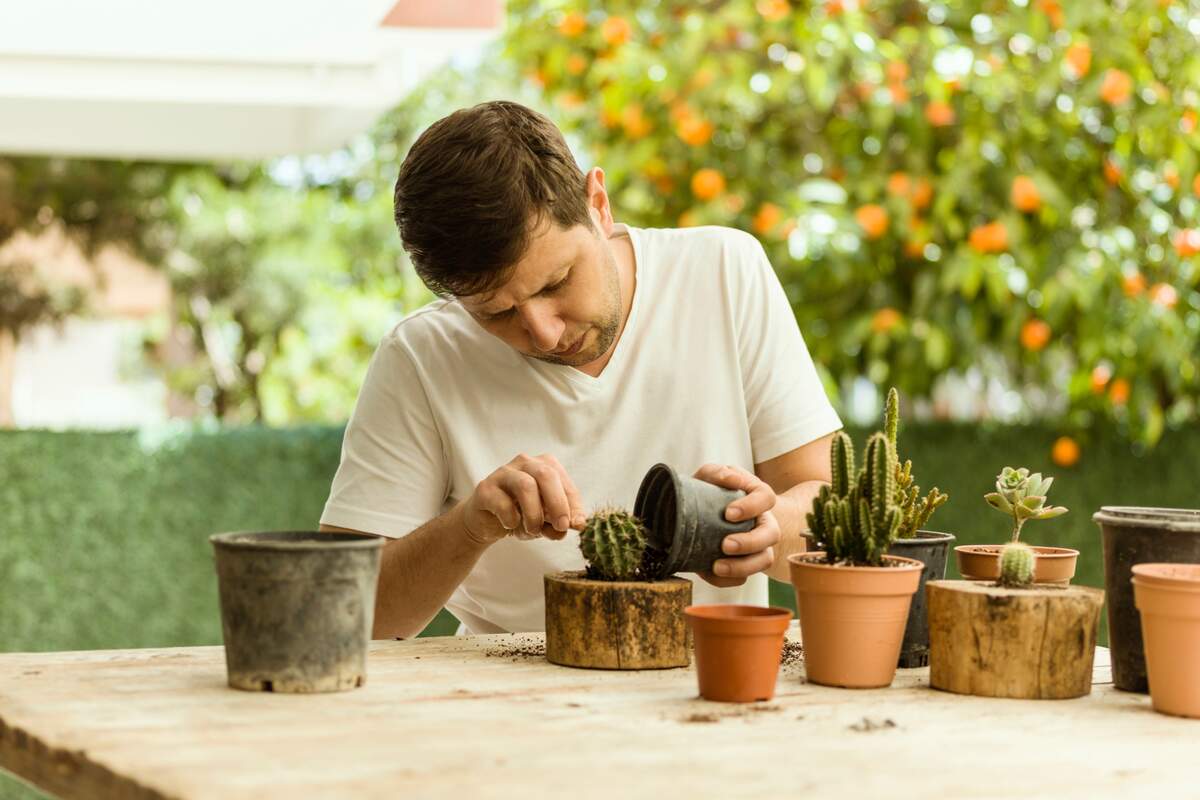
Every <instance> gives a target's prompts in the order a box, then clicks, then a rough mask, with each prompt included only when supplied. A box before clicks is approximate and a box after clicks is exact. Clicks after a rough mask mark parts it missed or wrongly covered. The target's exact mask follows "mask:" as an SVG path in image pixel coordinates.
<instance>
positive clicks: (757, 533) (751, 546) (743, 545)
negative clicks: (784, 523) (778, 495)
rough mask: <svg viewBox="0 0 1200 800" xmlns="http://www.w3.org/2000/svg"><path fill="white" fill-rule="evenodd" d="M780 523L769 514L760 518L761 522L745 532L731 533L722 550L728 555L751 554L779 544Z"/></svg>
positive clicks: (722, 544) (723, 542) (723, 543)
mask: <svg viewBox="0 0 1200 800" xmlns="http://www.w3.org/2000/svg"><path fill="white" fill-rule="evenodd" d="M779 537H780V533H779V523H777V522H776V521H775V518H774V517H773V516H771V515H769V514H764V515H763V516H762V517H761V518H760V519H759V524H758V525H757V526H756V527H754V528H753V529H751V530H749V531H746V532H745V533H731V534H730V535H728V536H726V537H725V539H724V540H723V541H722V542H721V551H722V552H724V553H727V554H728V555H731V556H732V555H740V556H744V555H750V554H751V553H760V552H762V551H763V550H766V549H767V548H768V547H774V546H775V545H777V544H779Z"/></svg>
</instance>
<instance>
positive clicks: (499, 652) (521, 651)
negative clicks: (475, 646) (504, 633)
mask: <svg viewBox="0 0 1200 800" xmlns="http://www.w3.org/2000/svg"><path fill="white" fill-rule="evenodd" d="M483 654H484V655H485V656H488V657H493V656H494V657H496V658H511V659H512V660H513V661H520V660H521V659H523V658H536V659H540V658H545V657H546V643H545V642H543V641H540V640H538V639H533V638H523V637H518V638H516V639H514V640H513V642H512V643H511V644H502V645H500V646H498V647H492V648H489V649H487V650H485V651H484V653H483Z"/></svg>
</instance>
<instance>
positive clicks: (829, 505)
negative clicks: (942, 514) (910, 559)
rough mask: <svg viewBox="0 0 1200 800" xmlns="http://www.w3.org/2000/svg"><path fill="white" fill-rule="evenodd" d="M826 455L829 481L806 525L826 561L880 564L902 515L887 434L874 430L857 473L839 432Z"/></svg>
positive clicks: (844, 437)
mask: <svg viewBox="0 0 1200 800" xmlns="http://www.w3.org/2000/svg"><path fill="white" fill-rule="evenodd" d="M830 458H831V464H832V468H833V482H832V483H831V484H830V485H828V486H822V487H821V489H820V491H819V492H818V493H817V498H816V500H814V501H813V508H812V511H810V512H809V513H808V527H809V529H810V530H811V531H812V534H813V536H814V537H815V538H816V540H817V545H818V547H820V548H821V549H822V550H824V551H825V553H826V558H827V560H828V561H829V563H831V564H838V563H845V564H855V565H859V566H874V567H878V566H881V565H882V564H883V556H884V554H885V553H887V549H888V547H889V546H890V545H891V543H892V542H894V541H895V540H896V535H897V534H898V533H899V531H900V524H901V522H902V521H903V517H904V511H903V509H902V508H901V507H900V506H899V505H898V504H897V503H896V502H895V496H896V451H895V449H894V448H893V447H892V443H891V442H890V441H889V440H888V437H887V436H886V435H885V434H883V433H875V434H873V435H872V436H871V438H870V439H868V440H867V446H866V450H865V452H864V454H863V458H864V462H865V463H864V464H863V465H862V467H861V468H860V469H859V470H858V472H857V473H855V471H854V444H853V443H852V442H851V441H850V437H849V436H847V435H846V434H845V433H838V435H837V436H836V437H835V438H834V440H833V450H832V454H831V457H830Z"/></svg>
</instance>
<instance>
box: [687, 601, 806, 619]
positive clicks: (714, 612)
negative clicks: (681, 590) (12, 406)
mask: <svg viewBox="0 0 1200 800" xmlns="http://www.w3.org/2000/svg"><path fill="white" fill-rule="evenodd" d="M739 612H751V613H739ZM683 613H684V614H685V615H686V616H688V617H691V618H692V619H699V620H704V621H706V622H738V623H746V624H756V623H758V622H760V621H761V622H768V623H777V622H779V621H780V620H784V619H786V620H791V618H792V610H791V609H790V608H784V607H783V606H756V605H752V604H750V603H696V604H694V605H690V606H688V607H687V608H685V609H684V610H683Z"/></svg>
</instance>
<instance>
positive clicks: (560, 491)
mask: <svg viewBox="0 0 1200 800" xmlns="http://www.w3.org/2000/svg"><path fill="white" fill-rule="evenodd" d="M459 511H460V513H461V515H462V526H463V529H464V530H465V531H466V534H467V536H468V537H470V539H471V540H472V541H474V542H476V543H478V544H481V545H490V544H492V543H493V542H497V541H499V540H501V539H503V538H504V537H505V536H510V535H511V536H516V537H517V538H518V539H536V538H538V537H539V536H544V537H546V538H547V539H561V538H563V537H564V536H566V535H567V530H568V529H569V528H576V529H579V528H582V527H583V525H584V522H585V516H584V513H583V502H582V500H581V499H580V497H579V490H578V489H577V488H575V483H574V482H573V481H572V480H571V477H570V476H569V475H567V471H566V470H565V469H563V466H562V464H560V463H558V459H556V458H555V457H554V456H551V455H541V456H537V457H536V458H535V457H532V456H526V455H519V456H517V457H516V458H514V459H513V460H512V461H510V462H508V463H507V464H505V465H504V466H502V467H500V468H499V469H498V470H496V471H495V472H493V473H492V474H491V475H488V476H487V477H486V478H484V479H483V480H482V481H480V482H479V485H478V486H476V487H475V491H474V492H472V493H471V496H470V497H468V498H467V499H466V500H464V501H463V502H462V504H461V505H460V506H459Z"/></svg>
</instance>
